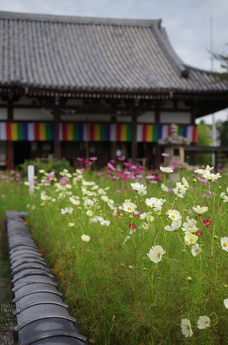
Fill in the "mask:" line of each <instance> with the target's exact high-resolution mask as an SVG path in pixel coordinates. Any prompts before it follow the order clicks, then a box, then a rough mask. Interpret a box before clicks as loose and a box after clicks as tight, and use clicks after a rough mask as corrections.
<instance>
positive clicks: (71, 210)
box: [61, 207, 74, 214]
mask: <svg viewBox="0 0 228 345" xmlns="http://www.w3.org/2000/svg"><path fill="white" fill-rule="evenodd" d="M73 210H74V209H73V208H72V207H70V208H68V207H66V208H61V214H67V213H72V212H73Z"/></svg>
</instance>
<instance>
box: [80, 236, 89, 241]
mask: <svg viewBox="0 0 228 345" xmlns="http://www.w3.org/2000/svg"><path fill="white" fill-rule="evenodd" d="M81 239H82V241H84V242H89V241H90V236H89V235H82V236H81Z"/></svg>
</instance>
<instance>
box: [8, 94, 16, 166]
mask: <svg viewBox="0 0 228 345" xmlns="http://www.w3.org/2000/svg"><path fill="white" fill-rule="evenodd" d="M7 122H13V102H12V100H9V101H8V107H7ZM7 169H9V170H13V169H14V145H13V141H7Z"/></svg>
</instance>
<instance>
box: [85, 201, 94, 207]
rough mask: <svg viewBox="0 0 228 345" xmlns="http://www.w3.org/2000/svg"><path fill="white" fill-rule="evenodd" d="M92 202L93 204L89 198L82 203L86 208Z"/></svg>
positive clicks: (91, 204) (90, 205)
mask: <svg viewBox="0 0 228 345" xmlns="http://www.w3.org/2000/svg"><path fill="white" fill-rule="evenodd" d="M93 204H94V202H93V200H91V199H86V200H85V202H84V205H85V207H86V208H90V207H92V206H93Z"/></svg>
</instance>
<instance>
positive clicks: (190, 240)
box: [184, 233, 199, 246]
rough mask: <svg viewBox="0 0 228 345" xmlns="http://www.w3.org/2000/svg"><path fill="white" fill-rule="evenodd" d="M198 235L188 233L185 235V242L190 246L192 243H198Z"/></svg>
mask: <svg viewBox="0 0 228 345" xmlns="http://www.w3.org/2000/svg"><path fill="white" fill-rule="evenodd" d="M198 238H199V237H198V236H196V235H194V234H191V233H187V234H186V235H185V236H184V242H185V244H187V246H190V245H192V244H196V242H197V241H198Z"/></svg>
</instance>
